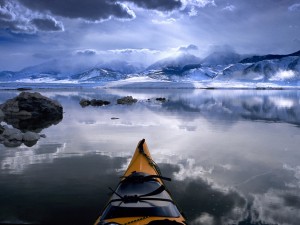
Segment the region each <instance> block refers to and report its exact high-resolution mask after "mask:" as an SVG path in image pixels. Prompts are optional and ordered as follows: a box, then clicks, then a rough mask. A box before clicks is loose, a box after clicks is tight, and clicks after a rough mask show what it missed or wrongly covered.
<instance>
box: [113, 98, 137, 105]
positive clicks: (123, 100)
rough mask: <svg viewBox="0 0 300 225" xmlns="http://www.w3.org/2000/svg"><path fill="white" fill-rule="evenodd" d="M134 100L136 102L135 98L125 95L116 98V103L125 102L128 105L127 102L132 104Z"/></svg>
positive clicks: (123, 103)
mask: <svg viewBox="0 0 300 225" xmlns="http://www.w3.org/2000/svg"><path fill="white" fill-rule="evenodd" d="M136 102H137V99H135V98H133V97H132V96H126V97H123V98H120V99H117V103H118V104H122V105H125V104H127V105H129V104H133V103H136Z"/></svg>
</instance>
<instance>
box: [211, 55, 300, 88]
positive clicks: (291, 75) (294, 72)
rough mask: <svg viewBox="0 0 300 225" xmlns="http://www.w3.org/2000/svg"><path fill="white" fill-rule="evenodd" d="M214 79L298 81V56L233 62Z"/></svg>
mask: <svg viewBox="0 0 300 225" xmlns="http://www.w3.org/2000/svg"><path fill="white" fill-rule="evenodd" d="M216 79H217V80H222V81H247V82H275V83H278V82H283V83H292V82H298V81H300V57H299V56H287V57H283V58H280V59H272V60H262V61H258V62H255V63H237V64H233V65H231V66H229V67H227V68H226V69H224V70H223V73H222V74H220V75H219V76H217V77H216Z"/></svg>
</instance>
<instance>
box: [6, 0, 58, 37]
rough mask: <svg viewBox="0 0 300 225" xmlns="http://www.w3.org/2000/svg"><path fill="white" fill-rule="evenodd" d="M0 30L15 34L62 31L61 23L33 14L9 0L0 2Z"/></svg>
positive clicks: (51, 18)
mask: <svg viewBox="0 0 300 225" xmlns="http://www.w3.org/2000/svg"><path fill="white" fill-rule="evenodd" d="M0 28H4V29H8V30H10V31H12V32H16V33H18V32H21V33H35V32H37V31H63V29H64V28H63V25H62V23H61V22H58V21H57V20H55V19H54V18H53V17H51V16H45V15H42V14H39V13H34V12H32V11H31V10H28V9H27V8H25V7H23V6H21V5H19V4H17V3H16V2H14V1H10V0H6V1H4V0H3V1H1V2H0Z"/></svg>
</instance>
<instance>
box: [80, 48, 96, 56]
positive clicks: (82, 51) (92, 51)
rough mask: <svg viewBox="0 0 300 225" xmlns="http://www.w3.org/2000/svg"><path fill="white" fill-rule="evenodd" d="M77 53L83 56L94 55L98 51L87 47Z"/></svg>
mask: <svg viewBox="0 0 300 225" xmlns="http://www.w3.org/2000/svg"><path fill="white" fill-rule="evenodd" d="M76 54H77V55H81V56H93V55H96V54H97V52H96V51H95V50H93V49H85V50H79V51H77V52H76Z"/></svg>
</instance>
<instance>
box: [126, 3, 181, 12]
mask: <svg viewBox="0 0 300 225" xmlns="http://www.w3.org/2000/svg"><path fill="white" fill-rule="evenodd" d="M126 1H127V2H133V3H134V4H136V5H137V6H139V7H141V8H145V9H154V10H159V11H172V10H174V9H179V8H180V7H182V2H181V1H180V0H126Z"/></svg>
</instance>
